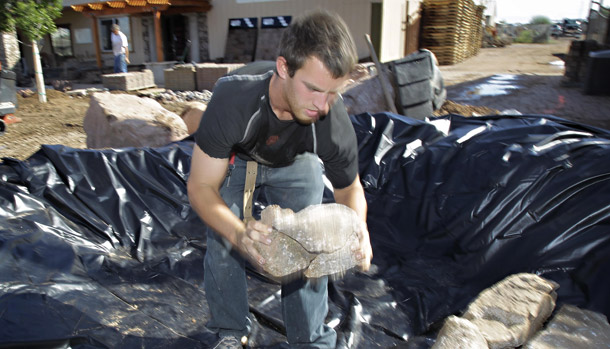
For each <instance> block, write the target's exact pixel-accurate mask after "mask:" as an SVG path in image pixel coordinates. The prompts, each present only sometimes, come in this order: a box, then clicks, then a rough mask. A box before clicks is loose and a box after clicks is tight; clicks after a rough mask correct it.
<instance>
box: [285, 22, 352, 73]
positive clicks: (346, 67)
mask: <svg viewBox="0 0 610 349" xmlns="http://www.w3.org/2000/svg"><path fill="white" fill-rule="evenodd" d="M279 55H280V56H282V57H284V58H285V59H286V63H287V66H288V74H289V75H290V76H291V77H293V76H294V73H295V72H296V71H297V70H298V69H300V68H301V67H302V66H303V64H305V61H306V60H307V59H308V58H309V57H316V58H318V59H319V60H320V61H321V62H322V63H323V64H324V66H325V67H326V69H328V71H329V72H330V74H331V75H332V77H333V78H335V79H337V78H340V77H343V76H345V75H347V74H349V73H350V72H351V71H352V70H353V69H354V66H355V65H356V63H357V62H358V55H357V53H356V45H355V44H354V40H353V39H352V36H351V35H350V32H349V29H348V27H347V25H346V24H345V22H344V21H343V20H342V19H341V18H340V17H339V16H338V15H336V14H331V13H330V12H328V11H324V10H315V11H311V12H308V13H306V14H304V15H302V16H299V17H297V18H295V19H294V20H293V21H292V23H291V24H290V26H288V28H287V29H286V31H285V32H284V34H283V35H282V39H281V41H280V48H279Z"/></svg>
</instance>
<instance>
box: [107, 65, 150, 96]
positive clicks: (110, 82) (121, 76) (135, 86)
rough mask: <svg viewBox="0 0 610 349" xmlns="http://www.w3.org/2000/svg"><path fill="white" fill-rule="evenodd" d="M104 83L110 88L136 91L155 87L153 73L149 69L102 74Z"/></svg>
mask: <svg viewBox="0 0 610 349" xmlns="http://www.w3.org/2000/svg"><path fill="white" fill-rule="evenodd" d="M102 84H103V85H104V87H106V88H107V89H109V90H122V91H134V90H141V89H145V88H150V87H155V79H154V77H153V73H152V71H151V70H149V69H144V70H142V71H139V72H127V73H114V74H104V75H102Z"/></svg>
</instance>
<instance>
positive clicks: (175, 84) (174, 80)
mask: <svg viewBox="0 0 610 349" xmlns="http://www.w3.org/2000/svg"><path fill="white" fill-rule="evenodd" d="M164 76H165V88H166V89H168V90H174V91H196V90H197V84H196V81H195V67H194V66H193V65H192V64H180V65H176V66H174V67H173V68H172V69H165V70H164Z"/></svg>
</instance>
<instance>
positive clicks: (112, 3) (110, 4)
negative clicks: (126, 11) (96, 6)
mask: <svg viewBox="0 0 610 349" xmlns="http://www.w3.org/2000/svg"><path fill="white" fill-rule="evenodd" d="M106 5H108V7H112V8H125V7H126V6H127V3H126V2H125V1H106Z"/></svg>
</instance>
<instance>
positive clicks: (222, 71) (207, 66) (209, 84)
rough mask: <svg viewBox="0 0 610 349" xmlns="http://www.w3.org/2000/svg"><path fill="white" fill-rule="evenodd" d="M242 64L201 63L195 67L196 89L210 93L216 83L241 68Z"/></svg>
mask: <svg viewBox="0 0 610 349" xmlns="http://www.w3.org/2000/svg"><path fill="white" fill-rule="evenodd" d="M243 66H244V64H243V63H223V64H217V63H202V64H197V66H196V79H197V89H198V90H199V91H203V90H208V91H212V90H213V89H214V85H215V84H216V81H218V79H220V78H221V77H223V76H225V75H227V74H228V73H230V72H232V71H233V70H235V69H237V68H240V67H243Z"/></svg>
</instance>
